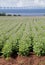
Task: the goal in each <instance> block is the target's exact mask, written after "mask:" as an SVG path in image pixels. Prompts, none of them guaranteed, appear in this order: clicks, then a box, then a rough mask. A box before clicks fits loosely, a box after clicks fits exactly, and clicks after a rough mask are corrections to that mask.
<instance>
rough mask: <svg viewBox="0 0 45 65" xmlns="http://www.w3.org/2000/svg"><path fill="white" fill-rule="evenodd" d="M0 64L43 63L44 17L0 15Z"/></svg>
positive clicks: (44, 54) (44, 56) (44, 62)
mask: <svg viewBox="0 0 45 65" xmlns="http://www.w3.org/2000/svg"><path fill="white" fill-rule="evenodd" d="M6 63H7V64H6ZM0 65H45V17H42V16H41V17H38V16H36V17H29V16H24V17H23V16H21V17H19V16H17V17H16V16H4V17H3V16H2V17H0Z"/></svg>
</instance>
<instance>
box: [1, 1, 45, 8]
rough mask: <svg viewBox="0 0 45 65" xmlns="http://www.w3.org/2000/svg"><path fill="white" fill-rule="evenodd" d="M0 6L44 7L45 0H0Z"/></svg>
mask: <svg viewBox="0 0 45 65" xmlns="http://www.w3.org/2000/svg"><path fill="white" fill-rule="evenodd" d="M0 7H9V8H10V7H12V8H13V7H21V8H22V7H23V8H24V7H25V8H45V0H0Z"/></svg>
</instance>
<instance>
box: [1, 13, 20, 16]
mask: <svg viewBox="0 0 45 65" xmlns="http://www.w3.org/2000/svg"><path fill="white" fill-rule="evenodd" d="M0 16H21V15H19V14H18V15H16V14H13V15H12V14H6V13H0Z"/></svg>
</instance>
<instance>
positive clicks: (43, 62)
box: [0, 53, 45, 65]
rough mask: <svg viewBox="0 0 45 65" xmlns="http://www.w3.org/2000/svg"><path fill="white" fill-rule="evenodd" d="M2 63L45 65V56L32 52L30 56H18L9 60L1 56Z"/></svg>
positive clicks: (9, 64)
mask: <svg viewBox="0 0 45 65" xmlns="http://www.w3.org/2000/svg"><path fill="white" fill-rule="evenodd" d="M0 65H45V56H41V57H38V56H36V55H34V54H33V53H31V55H30V56H28V57H25V56H16V57H14V58H12V57H11V58H9V59H8V60H7V59H5V58H2V57H0Z"/></svg>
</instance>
